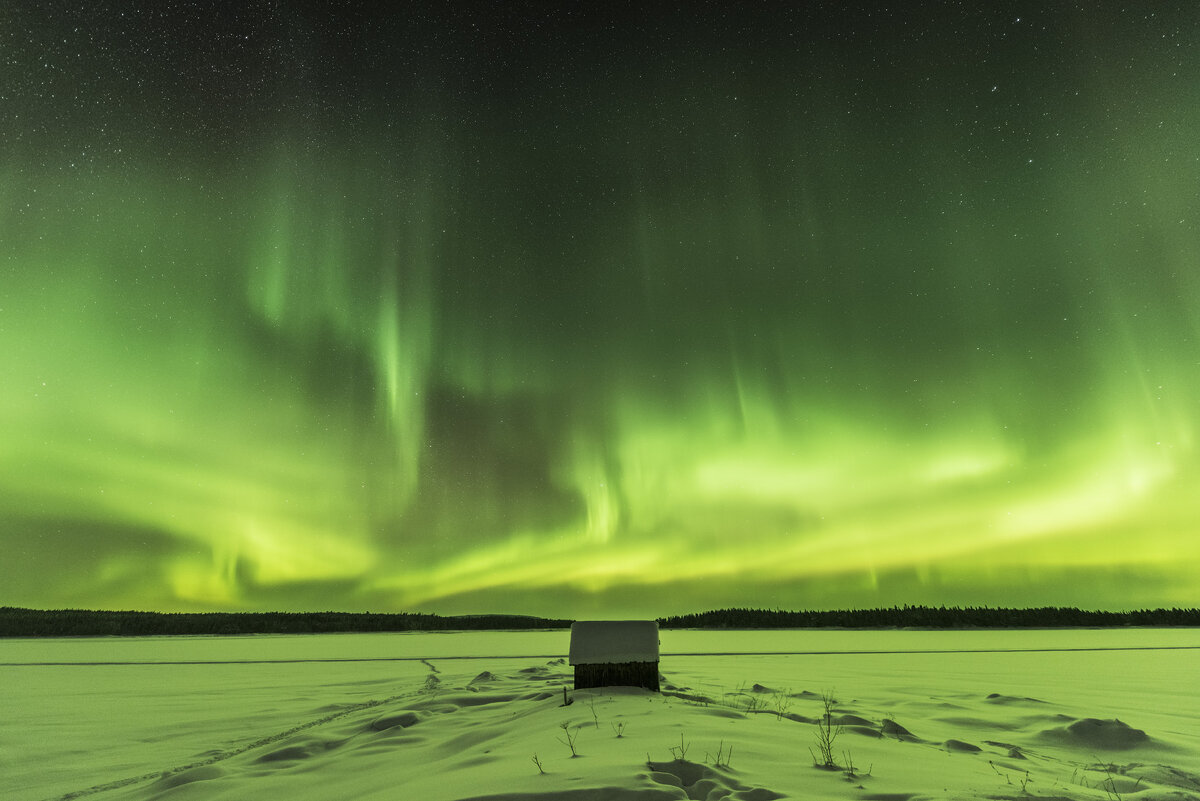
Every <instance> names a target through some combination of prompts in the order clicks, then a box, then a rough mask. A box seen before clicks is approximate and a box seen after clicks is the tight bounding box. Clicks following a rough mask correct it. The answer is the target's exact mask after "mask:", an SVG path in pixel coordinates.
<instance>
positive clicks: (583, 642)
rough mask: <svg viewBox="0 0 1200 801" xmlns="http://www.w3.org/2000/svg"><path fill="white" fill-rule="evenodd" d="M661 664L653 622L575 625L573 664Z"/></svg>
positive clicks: (592, 622)
mask: <svg viewBox="0 0 1200 801" xmlns="http://www.w3.org/2000/svg"><path fill="white" fill-rule="evenodd" d="M657 661H658V623H656V622H655V621H653V620H580V621H578V622H576V623H573V624H571V654H570V659H569V662H570V664H572V665H595V664H612V663H621V662H657Z"/></svg>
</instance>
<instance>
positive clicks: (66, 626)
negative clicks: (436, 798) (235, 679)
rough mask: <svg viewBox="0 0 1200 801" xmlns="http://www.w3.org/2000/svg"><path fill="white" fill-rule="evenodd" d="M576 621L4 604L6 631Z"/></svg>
mask: <svg viewBox="0 0 1200 801" xmlns="http://www.w3.org/2000/svg"><path fill="white" fill-rule="evenodd" d="M571 623H572V621H570V620H546V619H543V618H539V617H524V616H522V615H463V616H459V617H442V616H440V615H423V614H410V613H404V612H402V613H399V614H373V613H370V612H367V613H354V612H199V613H189V612H106V611H93V610H87V609H56V610H41V609H20V608H16V607H11V606H3V607H0V637H76V636H105V635H107V636H149V635H157V634H331V633H335V632H350V631H357V632H370V631H463V630H472V631H473V630H482V629H561V628H566V627H568V626H570V625H571Z"/></svg>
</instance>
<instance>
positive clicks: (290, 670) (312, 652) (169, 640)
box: [0, 629, 1200, 801]
mask: <svg viewBox="0 0 1200 801" xmlns="http://www.w3.org/2000/svg"><path fill="white" fill-rule="evenodd" d="M568 642H569V633H568V632H567V631H547V632H452V633H399V634H327V635H258V636H238V637H145V638H105V637H100V638H64V639H12V640H0V709H3V711H4V714H3V715H0V797H2V798H4V799H6V801H8V799H13V801H26V800H28V801H40V800H41V799H48V798H58V797H62V796H64V795H66V794H69V793H79V792H82V791H85V790H87V791H88V792H89V794H92V790H93V789H94V788H98V787H102V786H104V785H105V784H107V783H113V782H119V781H121V780H123V779H127V778H132V777H138V776H144V775H146V774H148V773H150V772H153V771H156V770H164V769H166V768H168V767H171V766H176V765H180V764H188V763H189V762H192V761H195V760H197V759H198V758H200V757H202V756H203V755H205V754H216V753H221V752H229V751H236V750H239V749H245V748H249V747H252V746H253V745H254V743H256V742H258V741H261V740H262V739H263V738H264V737H274V736H277V735H279V734H280V733H286V732H288V731H291V730H295V729H296V728H297V727H300V726H304V725H313V724H312V721H320V720H321V719H322V716H323V715H332V714H340V713H341V711H342V710H346V709H350V708H354V707H356V706H370V705H372V704H377V703H378V704H382V703H386V702H388V701H389V699H396V698H400V697H405V696H410V695H412V694H413V693H414V692H415V691H416V690H417V689H418V688H419V687H420V686H421V684H422V682H423V681H424V680H425V678H426V677H427V676H428V675H429V673H430V665H433V666H435V667H436V669H437V670H438V671H439V676H440V677H441V680H442V681H443V682H444V683H445V684H446V685H447V686H450V685H453V684H455V683H458V684H465V683H466V682H468V681H469V680H470V679H471V678H472V677H474V676H476V675H477V674H479V673H480V672H482V671H484V670H488V671H493V672H500V671H513V670H519V669H521V668H523V667H526V666H528V665H544V664H545V663H546V662H547V661H548V660H552V659H556V658H562V657H565V656H566V653H567V647H568ZM661 642H662V654H663V657H662V672H663V673H664V675H665V676H666V677H667V680H668V681H669V682H673V683H675V684H677V685H681V686H682V685H687V686H688V687H690V688H692V690H693V691H695V692H701V693H704V694H706V695H709V696H713V697H720V696H721V695H722V694H725V693H728V692H730V691H731V690H734V689H735V688H737V687H739V686H741V685H743V684H748V683H752V682H758V683H761V684H764V685H769V686H772V687H778V688H788V689H791V690H802V689H807V690H812V691H821V690H823V689H828V688H837V690H838V692H839V694H842V695H846V696H848V697H850V696H852V697H858V698H864V699H868V700H867V701H864V703H870V700H869V699H876V701H875V702H874V703H876V705H877V706H878V705H880V704H884V703H885V701H884V700H883V699H886V704H887V705H889V706H901V707H903V706H904V705H905V704H907V703H914V704H915V703H918V702H919V703H928V702H929V700H930V699H934V698H938V697H941V696H947V697H949V696H955V695H956V694H961V695H971V694H976V695H978V694H980V693H983V694H987V693H999V694H1003V695H1013V696H1022V697H1023V696H1033V697H1037V698H1053V699H1054V701H1055V702H1056V703H1060V704H1064V705H1068V706H1072V707H1078V708H1080V709H1086V710H1093V711H1094V714H1095V715H1097V716H1102V717H1120V716H1123V715H1124V716H1128V715H1130V714H1133V715H1134V716H1135V719H1136V721H1137V722H1138V723H1139V725H1141V726H1143V727H1147V728H1153V729H1154V730H1156V731H1162V732H1166V733H1168V734H1171V735H1174V734H1176V733H1178V734H1179V735H1180V736H1188V737H1194V736H1195V735H1194V734H1191V733H1193V732H1196V730H1197V721H1200V690H1198V689H1197V687H1198V685H1200V682H1198V681H1197V677H1198V676H1200V672H1198V671H1197V667H1196V665H1197V657H1198V656H1200V654H1198V650H1200V631H1198V630H1195V629H1086V630H1075V629H1072V630H1004V631H949V632H947V631H830V630H785V631H694V630H681V631H663V632H662V633H661ZM423 660H424V661H423ZM426 662H428V663H429V664H426Z"/></svg>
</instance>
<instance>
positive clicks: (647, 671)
mask: <svg viewBox="0 0 1200 801" xmlns="http://www.w3.org/2000/svg"><path fill="white" fill-rule="evenodd" d="M589 687H645V688H646V689H647V690H653V691H654V692H658V663H657V662H604V663H599V664H593V665H576V666H575V689H576V690H586V689H587V688H589Z"/></svg>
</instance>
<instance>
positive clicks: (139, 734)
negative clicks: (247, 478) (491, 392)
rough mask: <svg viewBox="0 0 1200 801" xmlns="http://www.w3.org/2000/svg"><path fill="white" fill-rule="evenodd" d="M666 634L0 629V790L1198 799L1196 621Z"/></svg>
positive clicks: (111, 795) (195, 798)
mask: <svg viewBox="0 0 1200 801" xmlns="http://www.w3.org/2000/svg"><path fill="white" fill-rule="evenodd" d="M661 636H662V639H663V648H662V652H663V655H662V663H661V668H662V672H663V674H664V676H665V678H666V681H665V682H664V691H663V692H662V693H661V694H658V693H652V692H648V691H644V690H640V689H634V688H604V689H597V690H584V691H577V692H572V691H570V690H569V688H570V686H571V672H570V668H569V667H568V666H567V664H566V660H565V659H563V658H562V657H563V656H564V655H565V654H566V652H567V645H568V642H567V633H566V632H565V631H559V632H536V633H535V632H530V633H524V632H522V633H491V632H462V633H455V634H436V635H434V634H429V635H325V636H310V637H302V636H296V637H243V638H182V639H180V638H145V639H134V640H117V639H110V638H95V639H90V638H89V639H71V640H55V641H46V640H6V641H0V710H3V715H0V798H3V799H5V801H10V800H11V801H43V800H44V799H51V798H64V797H68V796H69V797H72V798H88V799H97V801H109V800H110V799H111V800H113V801H117V800H120V801H133V800H135V799H170V800H171V801H175V800H176V799H190V800H191V801H208V800H209V799H213V800H215V799H245V798H255V799H263V800H264V801H271V799H286V800H287V801H310V800H311V801H315V800H316V799H346V798H353V799H366V800H370V799H422V800H423V801H463V800H465V799H476V800H478V799H488V800H489V801H500V800H501V799H503V800H504V801H515V800H516V799H534V800H535V801H536V800H537V799H542V800H543V801H551V799H570V801H585V800H589V799H590V800H591V801H627V800H629V799H685V798H690V799H702V798H709V799H718V798H729V799H741V800H742V801H766V799H774V798H794V799H808V798H822V799H847V801H849V800H850V799H854V800H855V801H858V800H860V799H862V800H868V799H885V798H888V799H904V800H905V801H920V800H921V799H947V800H949V799H971V800H972V801H982V799H1013V800H1014V801H1015V800H1016V799H1024V798H1039V797H1040V798H1055V799H1075V800H1077V801H1083V800H1084V799H1095V800H1096V801H1108V799H1112V798H1116V797H1120V798H1122V799H1128V800H1129V801H1166V800H1167V799H1193V800H1195V799H1200V686H1198V685H1200V683H1198V682H1197V681H1196V676H1197V674H1196V669H1195V664H1196V654H1197V650H1200V632H1197V631H1195V630H1186V629H1180V630H1165V631H1163V630H1120V631H1107V630H1094V631H1064V632H1055V631H1034V632H728V631H719V632H702V631H689V632H676V631H664V632H662V635H661ZM1046 648H1060V649H1062V648H1076V649H1097V648H1105V649H1111V648H1120V649H1129V650H1054V651H1047V650H1038V649H1046ZM1151 648H1152V649H1155V650H1147V649H1151ZM734 649H736V650H737V651H738V653H737V654H732V653H719V651H721V650H725V651H729V650H734ZM1019 649H1026V650H1019ZM472 651H473V652H475V653H477V654H481V655H483V656H482V657H480V658H462V657H463V656H464V655H465V654H467V653H469V652H472ZM765 651H773V652H780V651H790V653H768V654H763V653H761V652H765ZM895 651H905V652H900V653H897V652H895ZM684 653H686V654H689V655H682V654H684ZM49 656H53V657H54V658H53V659H50V658H47V657H49ZM134 657H136V659H135V658H134ZM284 659H290V660H298V659H311V660H346V659H356V660H375V661H281V660H284ZM422 659H424V660H425V661H421V660H422ZM198 660H205V661H207V662H208V663H207V664H186V663H185V662H188V661H198ZM49 661H54V662H63V663H68V664H58V665H46V664H36V663H39V662H42V663H44V662H49ZM98 662H110V663H120V662H125V663H130V662H137V664H96V663H98ZM564 687H567V688H568V693H569V695H570V697H571V699H572V703H571V704H570V705H569V706H563V705H562V704H563V688H564ZM822 695H831V696H832V698H833V699H834V704H833V715H834V718H833V723H834V725H835V727H840V734H839V735H838V737H837V739H836V741H835V743H834V746H833V754H834V756H835V759H836V761H837V762H838V763H839V766H840V767H839V769H836V770H825V769H821V768H818V767H815V766H814V764H813V762H814V760H813V756H812V754H811V751H815V750H816V747H817V737H818V732H819V726H818V723H819V721H820V719H821V715H822V712H823V709H824V706H823V700H822ZM563 724H565V728H563ZM568 742H573V743H574V747H575V751H576V753H577V754H578V755H577V756H572V754H571V748H570V746H569V745H568ZM810 750H811V751H810ZM535 755H536V757H537V760H538V762H539V763H540V765H541V769H540V770H539V768H538V767H537V765H536V764H535V763H534V760H533V757H534V756H535ZM851 763H852V764H853V770H852V771H851ZM543 771H544V772H543Z"/></svg>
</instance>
